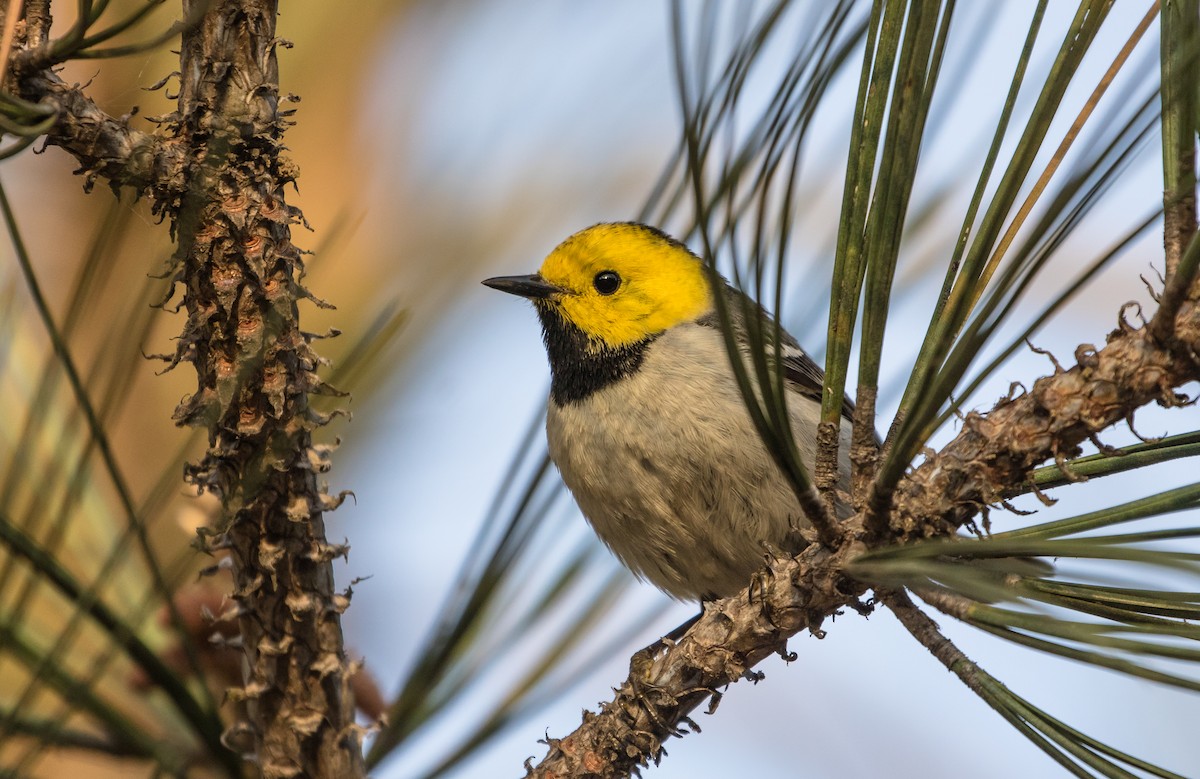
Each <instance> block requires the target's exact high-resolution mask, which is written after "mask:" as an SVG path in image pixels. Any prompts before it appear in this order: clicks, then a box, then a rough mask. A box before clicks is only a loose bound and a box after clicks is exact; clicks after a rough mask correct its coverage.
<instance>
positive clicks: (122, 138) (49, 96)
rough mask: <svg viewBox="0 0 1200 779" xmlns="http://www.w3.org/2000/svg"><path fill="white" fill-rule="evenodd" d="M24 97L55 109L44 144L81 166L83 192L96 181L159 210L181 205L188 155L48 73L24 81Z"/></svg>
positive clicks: (37, 73)
mask: <svg viewBox="0 0 1200 779" xmlns="http://www.w3.org/2000/svg"><path fill="white" fill-rule="evenodd" d="M20 82H21V86H22V96H23V97H24V98H25V99H26V100H29V101H30V102H34V103H40V104H42V105H45V106H51V107H53V108H54V111H55V116H56V121H55V122H54V125H53V126H52V127H51V128H50V130H49V131H48V132H47V133H46V143H47V144H49V145H51V146H59V147H61V148H63V149H64V150H65V151H67V152H68V153H70V154H71V156H73V157H75V159H77V160H78V161H79V169H78V170H77V171H76V173H79V174H80V175H82V176H83V177H84V188H85V189H89V190H90V189H91V187H92V186H93V184H94V183H95V182H96V180H97V179H99V180H102V181H106V182H108V184H109V185H110V186H112V187H114V188H117V187H122V186H128V187H132V188H133V189H134V190H135V191H136V192H137V193H138V194H144V195H150V196H151V197H152V198H153V200H154V202H155V203H156V204H159V203H162V204H164V205H165V204H167V203H171V202H177V201H178V200H179V199H180V197H181V196H182V193H183V191H184V190H185V188H186V170H187V156H188V155H187V150H186V149H185V148H183V146H182V144H181V143H180V142H179V141H178V140H177V139H168V138H163V137H160V136H156V135H151V134H149V133H145V132H142V131H140V130H136V129H133V128H131V127H130V126H129V119H130V117H128V116H124V117H120V118H116V117H112V116H109V115H108V114H107V113H105V112H104V111H102V110H101V109H100V107H99V106H98V105H96V103H95V101H93V100H92V99H91V98H89V97H88V96H87V95H86V94H85V93H84V91H83V89H82V88H80V87H78V86H72V85H69V84H67V83H66V82H64V81H63V80H62V79H60V78H59V77H58V76H57V75H55V74H54V73H53V72H51V71H49V70H38V71H33V72H31V73H26V74H22V75H21V77H20Z"/></svg>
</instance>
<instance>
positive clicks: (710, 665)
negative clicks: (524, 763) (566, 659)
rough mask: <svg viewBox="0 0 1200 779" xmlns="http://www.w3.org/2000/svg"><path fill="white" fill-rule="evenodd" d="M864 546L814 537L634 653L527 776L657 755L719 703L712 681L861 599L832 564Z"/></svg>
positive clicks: (547, 778) (639, 761) (572, 772)
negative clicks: (655, 645)
mask: <svg viewBox="0 0 1200 779" xmlns="http://www.w3.org/2000/svg"><path fill="white" fill-rule="evenodd" d="M851 522H853V520H851ZM848 530H851V531H853V527H851V528H848ZM862 551H863V547H862V546H860V545H857V544H854V543H846V544H844V545H843V546H842V547H841V549H840V550H838V551H837V552H836V553H830V552H829V551H828V550H827V549H826V548H825V547H823V546H821V545H820V544H810V545H809V547H808V548H807V549H806V550H805V551H804V552H802V553H801V554H800V555H799V556H798V557H796V558H795V559H790V558H780V559H775V560H772V561H770V568H769V570H768V571H767V572H764V574H762V575H760V577H759V578H758V580H757V581H756V582H755V584H754V586H752V587H751V588H750V589H749V590H746V591H743V592H742V593H740V594H738V595H736V596H734V597H731V598H726V599H724V600H719V601H716V602H714V603H710V604H708V605H707V606H706V607H705V610H704V614H703V615H702V616H701V617H700V619H699V621H697V622H696V624H695V625H693V626H692V627H691V629H689V630H688V632H687V633H686V634H685V635H684V636H683V637H682V638H681V639H679V641H678V642H675V643H673V644H670V645H669V646H667V648H666V649H665V650H664V651H663V652H661V653H660V654H658V655H657V656H655V657H654V658H653V659H649V658H647V659H646V660H645V661H641V660H640V658H635V662H634V663H633V664H632V666H633V667H632V668H631V671H632V673H631V677H630V679H629V680H626V681H625V683H624V684H622V685H621V687H620V688H619V689H618V690H617V691H616V694H615V696H614V697H613V700H612V701H610V702H608V703H605V704H603V705H602V707H601V709H600V712H599V713H596V714H593V713H591V712H584V715H583V724H582V725H580V727H579V728H577V729H576V730H575V732H574V733H572V734H571V735H569V736H567V737H566V738H562V739H553V738H552V739H548V740H547V743H548V744H549V747H550V749H549V753H548V754H547V755H546V757H545V759H543V760H542V762H541V763H540V764H539V765H538V766H537V767H536V768H535V767H530V768H529V772H528V776H529V777H537V778H538V779H552V778H554V777H569V776H571V777H573V776H586V777H603V778H604V779H609V778H610V777H622V776H628V775H629V774H630V772H631V771H632V770H633V769H634V768H636V767H637V766H644V765H647V764H648V763H650V762H654V763H657V762H658V760H659V758H660V757H661V755H662V752H663V749H662V742H663V741H665V740H666V739H667V738H668V737H669V736H671V735H675V734H677V733H679V726H680V724H682V723H688V722H690V720H689V719H688V714H689V713H690V712H691V711H693V710H694V709H695V708H696V707H697V706H699V705H700V704H701V703H702V702H703V701H705V700H706V699H708V698H710V697H712V696H716V697H715V698H714V700H713V703H712V704H710V707H709V710H710V711H711V710H713V709H715V708H716V703H717V702H718V701H719V699H720V692H718V689H717V688H720V687H724V686H725V685H728V684H731V683H733V682H736V681H737V680H738V679H740V678H742V677H743V676H746V675H747V674H748V672H749V671H750V669H751V668H753V667H754V666H755V665H757V664H758V663H759V662H761V661H762V660H764V659H765V658H766V657H768V656H769V655H772V654H776V653H783V652H786V648H787V639H788V637H789V636H792V635H794V634H796V633H798V632H800V631H801V630H804V629H808V630H811V631H813V632H814V633H818V634H819V629H820V626H821V622H822V621H823V620H824V619H825V617H827V616H829V615H831V614H834V613H837V612H838V611H839V610H840V609H842V608H844V607H846V606H851V607H854V608H863V607H862V606H860V605H859V603H858V600H857V598H858V596H859V595H861V594H862V593H863V592H864V590H865V587H863V586H862V585H861V584H859V583H857V582H853V581H851V580H849V579H847V578H845V577H844V576H842V575H841V574H839V573H838V572H839V571H840V570H841V569H842V568H843V567H844V566H845V565H846V564H847V563H848V562H849V561H850V560H852V559H853V558H854V557H855V556H857V555H859V554H861V553H862ZM635 677H636V680H635Z"/></svg>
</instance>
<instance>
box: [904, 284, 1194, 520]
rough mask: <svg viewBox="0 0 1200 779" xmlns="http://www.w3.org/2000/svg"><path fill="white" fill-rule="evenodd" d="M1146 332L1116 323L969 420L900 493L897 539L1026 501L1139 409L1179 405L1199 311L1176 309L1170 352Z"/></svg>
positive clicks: (1187, 306) (1189, 305)
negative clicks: (1035, 487) (1045, 476)
mask: <svg viewBox="0 0 1200 779" xmlns="http://www.w3.org/2000/svg"><path fill="white" fill-rule="evenodd" d="M1152 329H1153V328H1151V327H1148V326H1146V327H1140V328H1137V329H1135V328H1133V327H1131V326H1130V325H1129V324H1127V323H1126V322H1125V321H1124V319H1122V320H1121V322H1120V325H1119V327H1118V328H1117V329H1116V330H1114V331H1113V332H1111V333H1110V334H1109V336H1108V343H1107V344H1106V345H1105V346H1104V348H1102V349H1096V348H1095V347H1093V346H1091V345H1090V344H1085V345H1082V346H1080V347H1079V348H1078V349H1076V350H1075V359H1076V364H1075V365H1074V366H1072V367H1071V368H1070V369H1068V370H1063V371H1060V372H1057V373H1055V374H1053V375H1051V376H1046V377H1043V378H1041V379H1038V380H1037V381H1036V382H1035V383H1034V385H1033V387H1032V389H1030V390H1029V392H1028V393H1026V394H1024V395H1021V396H1019V397H1016V398H1012V399H1004V400H1001V401H1000V402H999V403H998V404H997V405H996V406H995V408H993V409H992V410H991V411H989V412H988V413H987V414H979V413H975V412H972V413H970V414H968V415H967V416H966V418H965V419H964V420H963V423H962V430H961V432H960V433H959V434H958V436H956V437H955V439H954V440H953V441H951V442H950V443H949V444H948V445H946V446H945V447H944V448H943V449H942V450H941V451H940V452H938V453H937V455H935V456H933V457H930V458H929V459H928V460H926V462H924V463H923V464H921V465H920V466H919V467H918V468H917V469H916V470H914V471H913V472H912V473H910V474H909V475H908V476H907V477H906V478H905V479H904V480H903V481H902V482H901V484H900V485H899V488H898V489H897V491H896V495H895V503H894V505H895V511H894V512H893V514H892V520H891V527H892V530H893V532H894V534H895V535H894V537H895V539H896V540H899V541H906V540H911V539H913V538H921V537H929V536H933V535H940V534H944V533H945V532H948V530H949V529H950V528H951V527H958V526H960V525H961V524H963V523H964V522H966V521H967V520H968V519H970V518H971V517H972V516H973V515H974V514H975V513H976V512H977V511H978V510H979V508H980V507H981V506H984V505H987V504H990V503H994V502H997V501H999V500H1001V499H1002V498H1006V497H1010V496H1012V495H1014V494H1017V493H1018V492H1020V491H1022V489H1021V485H1023V484H1024V483H1025V481H1026V479H1027V475H1028V473H1029V471H1030V470H1031V469H1032V468H1033V467H1034V466H1036V465H1038V464H1040V463H1042V462H1045V461H1046V460H1048V459H1051V458H1056V459H1059V460H1062V459H1064V458H1068V457H1071V456H1073V455H1074V454H1075V452H1076V450H1077V447H1078V446H1079V444H1081V443H1083V442H1084V441H1086V440H1088V438H1089V437H1091V436H1093V435H1094V434H1096V433H1098V432H1099V431H1101V430H1103V429H1104V428H1106V427H1108V426H1110V425H1112V424H1114V423H1116V422H1119V421H1121V420H1123V419H1126V418H1129V417H1131V416H1132V415H1133V413H1134V411H1135V410H1137V409H1138V408H1140V407H1141V406H1144V405H1146V404H1147V403H1150V402H1154V401H1157V402H1158V403H1160V404H1162V405H1164V406H1173V405H1179V404H1181V403H1183V402H1184V401H1185V399H1184V398H1183V397H1181V396H1179V395H1177V394H1176V392H1175V388H1176V387H1180V386H1182V385H1183V384H1186V383H1188V382H1190V381H1194V380H1196V379H1197V377H1200V307H1198V306H1197V301H1196V300H1195V299H1194V298H1193V299H1190V300H1187V301H1186V302H1184V303H1183V305H1182V306H1180V308H1179V311H1178V314H1177V315H1176V318H1175V328H1174V337H1172V338H1171V339H1170V340H1169V342H1167V343H1163V342H1160V341H1159V340H1157V339H1156V338H1155V337H1154V336H1153V335H1152V332H1151V331H1152ZM933 518H937V519H939V520H940V521H941V522H944V523H947V524H946V525H942V526H939V524H937V523H934V522H931V521H930V520H931V519H933Z"/></svg>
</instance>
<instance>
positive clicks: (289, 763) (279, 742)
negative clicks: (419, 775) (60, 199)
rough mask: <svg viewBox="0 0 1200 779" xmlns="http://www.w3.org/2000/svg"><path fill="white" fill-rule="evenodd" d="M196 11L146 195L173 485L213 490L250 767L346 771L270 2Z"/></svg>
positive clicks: (312, 379) (328, 501)
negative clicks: (158, 187)
mask: <svg viewBox="0 0 1200 779" xmlns="http://www.w3.org/2000/svg"><path fill="white" fill-rule="evenodd" d="M184 6H185V11H186V12H187V15H188V16H189V18H191V17H192V14H201V16H199V22H198V24H196V25H195V26H193V27H191V28H189V29H188V30H187V31H186V32H185V33H184V35H183V46H182V52H181V54H182V56H181V67H180V73H181V74H182V75H181V81H182V84H181V90H180V95H179V109H178V112H177V114H175V115H173V116H172V117H170V118H169V120H168V127H167V129H168V133H169V134H170V135H171V136H173V137H174V139H175V140H176V141H177V142H178V143H179V144H180V146H182V147H183V148H184V149H186V150H187V154H188V155H189V161H188V163H187V165H186V170H187V174H186V181H185V182H181V183H182V184H183V186H182V188H181V190H180V191H182V192H183V193H184V194H183V195H182V196H178V198H177V200H176V201H175V202H167V203H161V202H160V203H159V208H161V209H162V210H163V211H164V212H165V213H167V214H168V215H169V216H171V218H172V224H173V229H174V230H175V233H176V237H177V239H178V242H179V245H178V250H177V253H176V256H175V259H176V268H175V280H176V281H177V282H179V283H182V284H183V285H184V287H185V289H186V297H185V300H184V302H185V304H186V308H187V314H188V321H187V325H186V327H185V330H184V332H183V336H182V338H181V341H180V347H179V349H180V351H179V357H180V359H183V360H187V361H190V362H192V363H193V364H194V365H195V368H196V373H197V377H198V387H197V390H196V392H195V394H193V395H191V396H190V397H188V398H186V399H185V400H184V401H183V402H182V403H181V404H180V406H179V408H178V409H177V410H176V419H177V420H178V421H179V422H180V423H182V424H191V425H200V426H203V427H206V428H207V429H208V430H209V448H208V452H207V453H206V454H205V456H204V459H203V460H202V461H201V462H199V463H197V464H195V465H193V466H191V467H190V468H189V472H188V478H189V480H191V481H193V482H194V483H195V484H197V485H198V486H200V487H202V488H204V489H208V490H212V491H214V492H215V493H216V494H217V495H219V496H220V497H221V499H222V503H223V506H224V521H225V523H226V525H225V527H224V528H222V530H221V532H220V534H219V535H217V536H216V537H215V539H214V541H213V544H212V545H213V547H214V548H216V547H221V548H228V549H229V550H230V552H231V554H232V559H233V564H234V575H235V582H236V589H235V593H234V597H235V599H236V601H237V603H238V605H239V607H240V612H241V614H240V621H241V630H242V636H243V640H244V642H245V651H246V662H247V668H246V676H245V686H244V687H243V688H242V689H241V690H240V691H235V693H234V694H235V696H236V697H239V698H242V699H244V700H245V701H246V703H247V706H248V711H249V722H248V723H247V727H248V730H249V731H250V733H252V734H253V738H254V748H255V751H256V752H257V755H258V760H259V763H260V770H261V771H262V775H263V776H266V777H290V776H311V777H337V778H338V779H341V778H342V777H355V776H361V775H362V774H363V767H362V757H361V750H360V746H359V733H358V729H357V728H356V726H355V724H354V719H353V716H354V715H353V702H352V700H351V695H350V692H349V687H348V684H347V680H348V677H349V675H350V670H351V669H350V668H349V665H348V663H347V661H346V656H345V652H344V650H343V645H342V633H341V626H340V614H341V612H342V611H343V610H344V608H345V606H346V604H347V596H345V595H340V594H337V593H335V592H334V588H333V574H332V566H331V560H332V559H333V558H334V557H337V556H339V555H341V554H344V552H345V548H344V547H338V546H331V545H330V544H328V543H327V542H326V540H325V527H324V522H323V519H322V511H323V510H324V509H328V508H331V507H332V506H333V505H335V504H336V502H337V501H336V500H334V499H332V498H330V497H329V496H328V495H326V494H324V493H323V492H322V490H321V488H320V487H319V486H318V484H317V476H316V473H317V472H318V471H320V470H322V468H323V461H322V458H321V456H319V455H318V454H317V453H316V452H315V451H314V450H313V448H312V440H311V433H312V430H313V429H314V428H316V427H318V426H320V425H321V424H323V422H324V419H323V418H322V417H321V416H320V415H318V414H317V413H316V412H315V411H314V410H313V409H312V408H311V407H310V406H309V393H311V392H314V391H322V390H323V389H327V388H325V387H324V385H323V384H322V382H321V380H320V379H318V378H317V376H316V373H315V371H316V368H317V366H318V364H319V362H320V359H319V358H318V357H317V355H316V353H315V352H314V351H313V350H312V348H311V346H310V344H309V340H310V337H309V336H308V335H306V334H305V333H303V332H302V331H301V330H300V325H299V317H298V311H297V305H296V304H297V301H298V300H299V299H301V298H305V297H309V295H308V293H307V291H306V290H305V289H304V288H303V287H302V286H301V285H300V284H299V282H298V280H297V279H298V276H299V273H300V271H301V270H302V262H301V257H300V252H299V250H298V249H297V248H296V246H295V245H293V243H292V241H291V229H290V226H291V225H292V224H294V223H297V222H298V221H300V219H301V217H300V212H299V210H298V209H296V208H294V207H291V206H288V205H287V203H286V201H285V198H284V187H285V186H286V185H287V184H288V183H289V182H291V181H292V180H293V179H294V177H295V176H296V170H295V168H294V167H293V166H292V165H291V163H290V162H289V161H288V160H286V159H285V158H284V157H283V156H282V155H281V150H282V149H283V146H282V136H283V131H284V128H285V126H286V124H287V121H286V119H285V116H286V113H287V112H281V111H280V108H279V104H280V96H279V91H278V68H277V63H276V58H275V47H276V44H277V43H278V40H277V39H276V37H275V18H276V3H275V2H274V0H217V1H216V2H212V1H211V0H185V3H184Z"/></svg>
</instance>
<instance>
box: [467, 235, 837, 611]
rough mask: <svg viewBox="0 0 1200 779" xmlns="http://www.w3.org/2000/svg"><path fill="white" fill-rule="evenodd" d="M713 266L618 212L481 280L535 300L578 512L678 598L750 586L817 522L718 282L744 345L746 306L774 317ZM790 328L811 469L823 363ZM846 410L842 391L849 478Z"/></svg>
mask: <svg viewBox="0 0 1200 779" xmlns="http://www.w3.org/2000/svg"><path fill="white" fill-rule="evenodd" d="M712 278H715V276H713V275H711V274H710V273H709V271H708V270H707V269H706V268H705V267H704V264H703V262H702V261H701V260H700V258H699V257H697V256H696V255H695V254H693V253H692V252H691V251H689V250H688V248H687V247H686V246H685V245H684V244H682V243H680V242H679V241H676V240H675V239H673V238H671V237H670V236H668V235H666V234H665V233H663V232H661V231H659V230H657V229H655V228H653V227H649V226H646V225H643V224H638V223H633V222H623V223H610V224H598V225H595V226H593V227H589V228H587V229H586V230H583V231H581V232H579V233H576V234H575V235H573V236H571V237H570V238H568V239H567V240H566V241H564V242H563V243H562V244H560V245H559V246H558V248H556V249H555V250H554V251H553V252H551V253H550V255H549V256H548V257H547V258H546V260H545V262H544V263H543V264H542V267H541V269H540V270H539V271H538V273H536V274H533V275H529V276H500V277H496V278H490V279H487V280H485V281H484V282H483V283H484V284H485V285H487V286H489V287H492V288H493V289H498V290H501V291H503V292H508V293H511V294H514V295H519V296H521V297H524V298H526V299H528V300H530V301H532V302H533V305H534V308H535V309H536V310H537V314H538V317H539V319H540V320H541V325H542V337H543V340H544V341H545V344H546V353H547V356H548V358H549V362H550V373H551V384H550V399H549V405H548V408H547V413H546V436H547V439H548V442H549V448H550V457H551V459H553V460H554V463H555V464H556V465H557V466H558V469H559V472H560V473H561V474H562V479H563V481H564V482H565V483H566V485H567V487H568V489H570V491H571V493H572V495H574V497H575V500H576V502H577V503H578V504H579V507H580V509H582V511H583V514H584V516H585V517H586V518H587V519H588V521H589V522H590V523H591V526H592V528H593V529H594V530H595V532H596V535H598V536H599V537H600V539H601V540H602V541H603V542H604V543H605V544H606V545H607V546H608V547H609V549H611V550H612V551H613V553H615V554H616V556H617V557H618V558H619V559H620V560H621V562H622V563H623V564H624V565H625V566H626V567H627V568H629V569H630V570H631V571H632V572H633V573H634V574H635V575H637V576H638V577H639V578H642V579H645V580H646V581H649V582H650V583H651V584H654V585H655V586H657V587H658V588H659V589H661V590H663V591H664V592H666V593H667V594H668V595H671V596H672V597H674V598H677V599H680V600H701V601H709V600H713V599H716V598H721V597H726V596H729V595H732V594H733V593H735V592H737V591H739V590H741V589H742V588H744V587H746V586H747V585H748V584H749V583H750V581H751V577H752V576H753V574H754V573H755V572H756V571H758V570H759V568H761V567H762V566H763V562H764V555H765V554H766V553H767V552H768V551H783V552H787V553H793V554H794V553H795V552H797V551H799V550H800V549H802V548H803V547H804V546H805V541H804V538H803V537H802V534H801V532H800V531H801V530H802V529H803V528H805V527H807V526H808V524H809V523H808V520H807V519H806V517H805V515H804V512H803V511H802V510H801V508H800V505H799V503H798V501H797V499H796V495H795V493H794V492H793V490H792V487H791V485H790V483H789V482H788V479H787V477H786V476H785V475H784V474H783V472H782V471H781V470H780V468H779V466H778V465H777V464H776V462H775V460H774V458H773V457H772V456H771V454H770V452H768V451H767V449H766V447H765V446H764V445H763V443H762V440H761V438H760V437H759V434H758V431H757V429H756V428H755V426H754V423H753V421H752V420H751V417H750V414H749V412H748V411H747V409H746V405H745V401H744V400H743V398H742V394H741V391H740V390H739V387H738V384H737V380H736V378H735V376H734V373H733V369H732V366H731V363H730V359H729V353H728V350H727V349H726V346H725V341H724V336H723V335H722V332H721V325H720V317H719V316H718V313H717V308H716V296H718V295H724V296H725V297H726V299H727V300H728V301H729V302H730V305H729V306H728V310H729V312H730V316H731V317H732V318H733V321H734V332H735V334H736V337H737V338H738V341H739V342H740V343H741V344H742V346H743V351H744V353H746V354H748V353H749V352H748V350H749V349H750V344H749V342H748V337H747V335H746V328H745V313H744V312H745V311H747V310H750V311H753V312H757V315H758V316H762V317H763V318H764V319H763V321H764V322H766V323H768V324H772V323H771V320H770V319H769V317H768V315H767V314H766V313H765V312H763V311H762V309H761V308H759V307H758V306H757V305H756V304H750V306H751V307H750V308H749V309H747V305H746V304H747V303H748V300H747V299H746V298H745V296H744V295H743V293H741V292H740V291H738V290H736V289H734V288H733V287H731V286H730V285H729V284H728V283H726V282H724V281H723V280H722V281H720V282H718V283H716V284H714V283H712V282H711V281H710V279H712ZM772 326H773V324H772ZM781 340H782V343H781V345H780V346H781V352H782V363H783V367H784V371H785V377H786V388H787V400H788V413H789V416H790V417H791V424H792V433H793V436H794V439H795V441H796V446H797V449H798V450H799V453H800V457H801V461H802V462H803V463H804V465H805V467H807V468H808V469H809V471H810V472H811V471H812V468H813V464H814V461H815V452H816V428H817V422H818V420H819V416H820V402H821V400H820V399H821V391H822V390H821V385H822V382H823V380H824V374H823V372H822V371H821V369H820V368H819V367H818V366H817V365H816V363H814V362H813V360H812V358H810V357H809V356H808V355H807V354H805V352H804V350H803V349H801V348H800V345H799V344H798V343H796V340H795V339H794V338H792V337H791V336H790V335H788V334H787V333H783V337H782V339H781ZM852 412H853V404H852V403H851V402H850V400H849V399H848V398H847V399H845V400H844V402H843V409H842V413H843V421H842V426H841V445H840V448H839V454H840V461H839V475H840V484H839V487H840V488H841V489H842V490H847V489H848V488H849V473H850V462H849V455H848V452H849V448H850V447H849V441H850V423H849V419H850V415H851V413H852ZM838 513H839V515H842V516H845V515H846V514H848V513H849V512H848V510H847V509H846V507H845V506H839V511H838Z"/></svg>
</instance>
